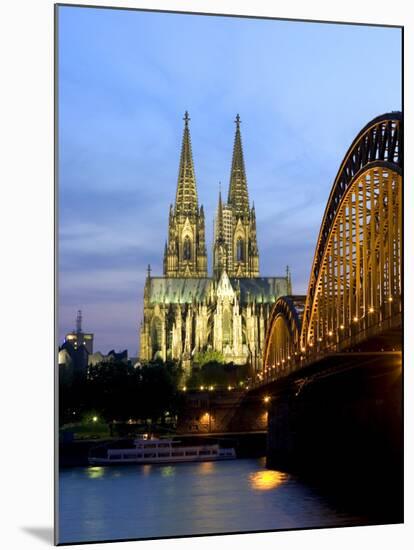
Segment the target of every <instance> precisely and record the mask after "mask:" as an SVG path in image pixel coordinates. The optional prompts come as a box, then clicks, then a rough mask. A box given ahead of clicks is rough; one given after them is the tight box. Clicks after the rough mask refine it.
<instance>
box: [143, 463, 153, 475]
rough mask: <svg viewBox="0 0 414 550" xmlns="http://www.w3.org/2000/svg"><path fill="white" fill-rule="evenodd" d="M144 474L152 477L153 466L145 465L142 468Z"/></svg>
mask: <svg viewBox="0 0 414 550" xmlns="http://www.w3.org/2000/svg"><path fill="white" fill-rule="evenodd" d="M142 473H143V474H144V476H148V475H150V473H151V464H144V465H143V466H142Z"/></svg>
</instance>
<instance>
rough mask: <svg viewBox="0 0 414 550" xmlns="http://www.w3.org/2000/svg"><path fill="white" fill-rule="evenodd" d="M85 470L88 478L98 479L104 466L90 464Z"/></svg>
mask: <svg viewBox="0 0 414 550" xmlns="http://www.w3.org/2000/svg"><path fill="white" fill-rule="evenodd" d="M87 472H88V477H89V479H98V478H100V477H103V475H104V472H105V468H104V467H103V466H90V467H89V468H88V470H87Z"/></svg>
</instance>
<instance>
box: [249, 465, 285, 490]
mask: <svg viewBox="0 0 414 550" xmlns="http://www.w3.org/2000/svg"><path fill="white" fill-rule="evenodd" d="M287 478H288V476H287V474H284V473H283V472H277V471H275V470H260V471H259V472H253V473H251V474H250V475H249V481H250V485H251V487H252V488H253V489H256V490H258V491H268V490H269V489H275V488H276V487H279V485H281V484H282V483H284V482H285V481H286V480H287Z"/></svg>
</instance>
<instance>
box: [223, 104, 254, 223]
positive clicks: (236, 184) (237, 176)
mask: <svg viewBox="0 0 414 550" xmlns="http://www.w3.org/2000/svg"><path fill="white" fill-rule="evenodd" d="M234 122H235V123H236V135H235V136H234V145H233V159H232V163H231V172H230V185H229V193H228V199H227V204H228V205H229V206H231V207H232V209H233V212H234V213H235V214H236V215H238V216H240V215H244V216H247V215H248V213H249V210H250V208H249V193H248V190H247V178H246V170H245V167H244V158H243V148H242V142H241V132H240V122H241V121H240V115H239V114H238V113H237V116H236V120H235V121H234Z"/></svg>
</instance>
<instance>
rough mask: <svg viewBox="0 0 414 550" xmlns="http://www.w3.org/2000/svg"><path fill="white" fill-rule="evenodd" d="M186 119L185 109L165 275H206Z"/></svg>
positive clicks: (200, 210) (201, 220) (202, 222)
mask: <svg viewBox="0 0 414 550" xmlns="http://www.w3.org/2000/svg"><path fill="white" fill-rule="evenodd" d="M189 120H190V117H189V116H188V112H187V111H186V112H185V115H184V133H183V142H182V147H181V158H180V167H179V171H178V182H177V192H176V196H175V205H174V207H173V205H171V206H170V214H169V221H168V241H167V242H166V243H165V250H164V275H165V276H166V277H207V250H206V244H205V220H204V209H203V206H201V207H200V208H199V207H198V198H197V185H196V179H195V171H194V163H193V155H192V151H191V139H190V130H189V126H188V123H189Z"/></svg>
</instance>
